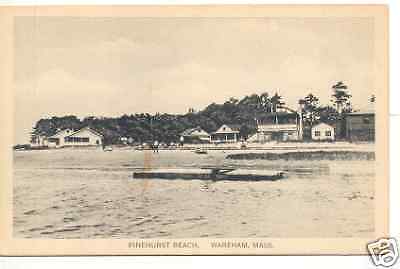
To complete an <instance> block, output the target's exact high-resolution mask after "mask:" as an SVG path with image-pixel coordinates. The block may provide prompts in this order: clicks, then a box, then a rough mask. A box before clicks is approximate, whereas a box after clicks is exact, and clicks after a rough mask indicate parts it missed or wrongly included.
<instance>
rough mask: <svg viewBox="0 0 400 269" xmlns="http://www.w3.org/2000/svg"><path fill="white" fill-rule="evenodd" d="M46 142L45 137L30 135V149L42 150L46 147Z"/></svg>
mask: <svg viewBox="0 0 400 269" xmlns="http://www.w3.org/2000/svg"><path fill="white" fill-rule="evenodd" d="M47 145H48V141H47V137H46V136H45V135H38V134H32V135H31V141H30V147H31V148H44V147H47Z"/></svg>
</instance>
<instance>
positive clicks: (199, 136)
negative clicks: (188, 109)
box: [181, 126, 210, 143]
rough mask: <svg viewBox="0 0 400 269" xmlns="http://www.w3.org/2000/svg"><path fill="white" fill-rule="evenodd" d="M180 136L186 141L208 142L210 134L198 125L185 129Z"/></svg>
mask: <svg viewBox="0 0 400 269" xmlns="http://www.w3.org/2000/svg"><path fill="white" fill-rule="evenodd" d="M181 137H182V138H183V141H184V142H186V143H196V142H200V143H201V142H210V134H209V133H207V132H206V131H204V130H203V129H202V128H201V127H200V126H197V127H195V128H190V129H186V130H185V131H183V132H182V133H181Z"/></svg>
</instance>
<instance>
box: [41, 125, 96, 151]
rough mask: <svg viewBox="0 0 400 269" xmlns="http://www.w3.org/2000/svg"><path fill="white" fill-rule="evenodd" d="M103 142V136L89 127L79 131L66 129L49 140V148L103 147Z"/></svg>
mask: <svg viewBox="0 0 400 269" xmlns="http://www.w3.org/2000/svg"><path fill="white" fill-rule="evenodd" d="M102 140H103V136H102V135H101V134H100V133H98V132H96V131H95V130H93V129H91V128H89V127H84V128H82V129H80V130H77V131H73V130H71V129H65V130H62V131H59V132H57V133H55V134H54V135H52V136H50V137H48V139H47V141H48V146H49V147H64V146H100V145H102Z"/></svg>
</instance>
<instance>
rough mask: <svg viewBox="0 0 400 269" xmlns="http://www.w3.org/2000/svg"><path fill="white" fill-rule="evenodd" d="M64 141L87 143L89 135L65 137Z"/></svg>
mask: <svg viewBox="0 0 400 269" xmlns="http://www.w3.org/2000/svg"><path fill="white" fill-rule="evenodd" d="M64 141H65V142H69V143H88V142H89V137H65V138H64Z"/></svg>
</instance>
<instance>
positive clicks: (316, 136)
mask: <svg viewBox="0 0 400 269" xmlns="http://www.w3.org/2000/svg"><path fill="white" fill-rule="evenodd" d="M311 139H312V140H318V141H321V140H335V128H333V127H332V126H331V125H329V124H326V123H323V122H321V123H319V124H316V125H314V126H313V127H312V128H311Z"/></svg>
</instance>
